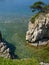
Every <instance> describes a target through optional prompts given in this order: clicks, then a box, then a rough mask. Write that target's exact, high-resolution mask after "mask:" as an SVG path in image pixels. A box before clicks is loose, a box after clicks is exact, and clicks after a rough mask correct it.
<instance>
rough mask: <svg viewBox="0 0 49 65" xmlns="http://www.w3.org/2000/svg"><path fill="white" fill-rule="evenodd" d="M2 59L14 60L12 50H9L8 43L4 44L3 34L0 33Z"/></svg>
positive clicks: (0, 54) (0, 55)
mask: <svg viewBox="0 0 49 65" xmlns="http://www.w3.org/2000/svg"><path fill="white" fill-rule="evenodd" d="M0 57H4V58H12V55H11V50H10V48H8V45H7V43H4V42H3V39H2V34H1V32H0Z"/></svg>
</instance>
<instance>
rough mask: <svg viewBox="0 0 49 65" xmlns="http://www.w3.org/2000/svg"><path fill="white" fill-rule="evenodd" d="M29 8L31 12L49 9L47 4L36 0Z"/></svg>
mask: <svg viewBox="0 0 49 65" xmlns="http://www.w3.org/2000/svg"><path fill="white" fill-rule="evenodd" d="M30 8H31V9H32V12H36V11H38V12H46V10H49V5H47V4H45V3H44V2H42V1H38V2H35V3H34V4H33V5H31V6H30Z"/></svg>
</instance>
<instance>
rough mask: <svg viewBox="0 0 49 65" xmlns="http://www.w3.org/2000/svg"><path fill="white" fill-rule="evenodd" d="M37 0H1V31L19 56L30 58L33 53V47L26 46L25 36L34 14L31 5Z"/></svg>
mask: <svg viewBox="0 0 49 65" xmlns="http://www.w3.org/2000/svg"><path fill="white" fill-rule="evenodd" d="M36 1H37V0H0V31H1V33H2V37H3V39H4V40H5V41H6V42H7V43H8V44H9V46H10V48H11V49H12V52H14V53H15V54H16V55H17V56H18V58H29V57H32V55H33V50H32V48H31V47H28V46H26V44H27V42H26V40H25V36H26V31H27V28H28V22H29V19H30V17H31V16H32V15H33V13H32V11H31V9H30V8H29V7H30V5H32V4H33V3H34V2H36ZM43 1H46V2H47V0H43Z"/></svg>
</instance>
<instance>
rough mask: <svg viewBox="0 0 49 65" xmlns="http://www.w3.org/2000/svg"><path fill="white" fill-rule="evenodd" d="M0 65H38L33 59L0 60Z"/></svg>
mask: <svg viewBox="0 0 49 65" xmlns="http://www.w3.org/2000/svg"><path fill="white" fill-rule="evenodd" d="M0 65H39V63H38V61H37V60H35V59H34V58H30V59H20V60H19V59H13V60H12V59H4V58H0Z"/></svg>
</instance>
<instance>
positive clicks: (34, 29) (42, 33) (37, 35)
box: [26, 13, 49, 43]
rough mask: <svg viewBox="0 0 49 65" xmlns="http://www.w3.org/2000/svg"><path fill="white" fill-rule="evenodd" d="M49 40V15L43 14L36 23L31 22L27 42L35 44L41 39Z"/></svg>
mask: <svg viewBox="0 0 49 65" xmlns="http://www.w3.org/2000/svg"><path fill="white" fill-rule="evenodd" d="M45 38H46V39H49V13H48V14H45V15H43V14H41V15H39V17H38V18H36V19H35V22H34V23H31V22H29V24H28V31H27V32H26V40H27V41H29V42H31V43H34V42H36V41H40V40H41V39H45Z"/></svg>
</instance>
